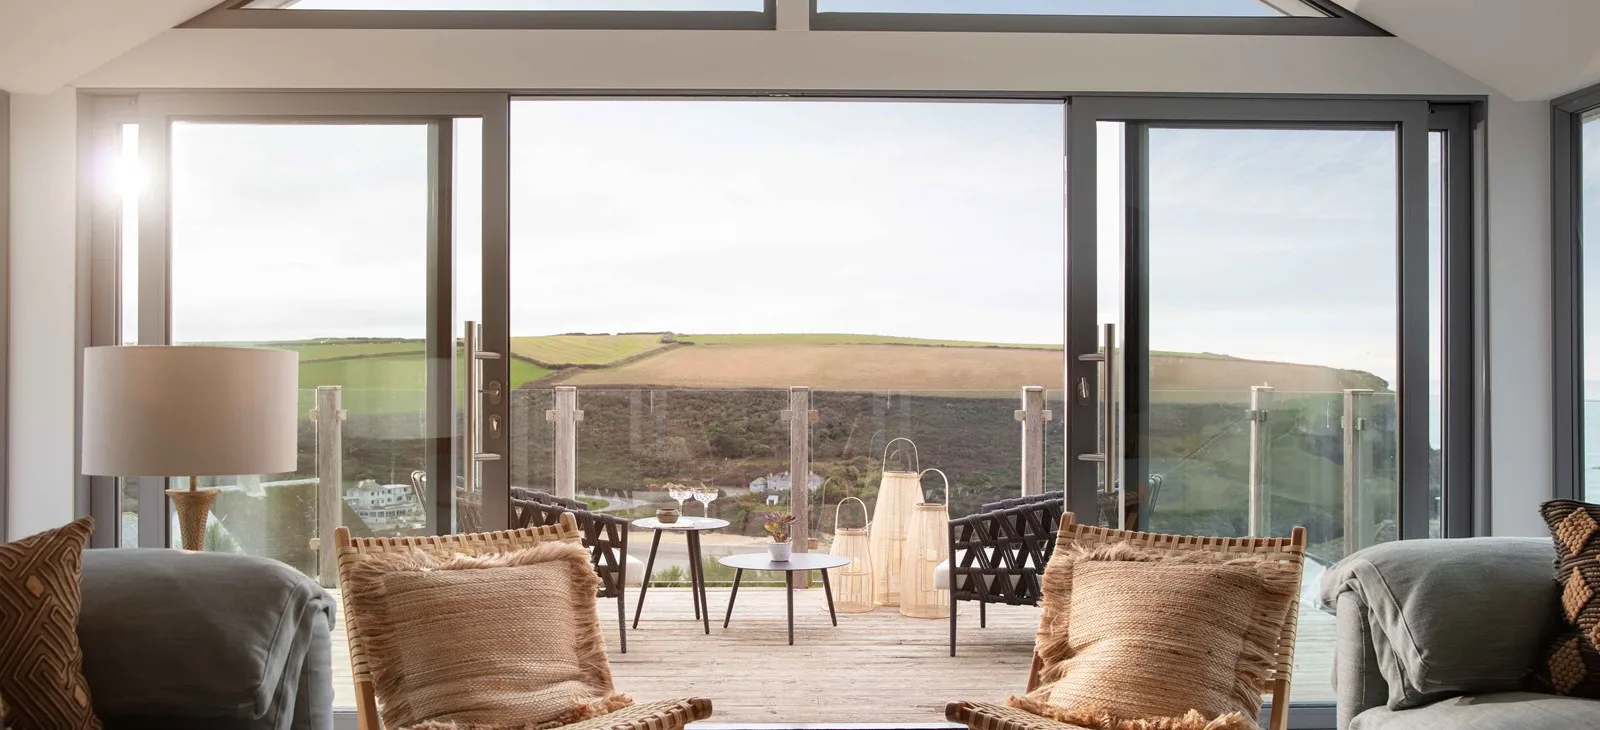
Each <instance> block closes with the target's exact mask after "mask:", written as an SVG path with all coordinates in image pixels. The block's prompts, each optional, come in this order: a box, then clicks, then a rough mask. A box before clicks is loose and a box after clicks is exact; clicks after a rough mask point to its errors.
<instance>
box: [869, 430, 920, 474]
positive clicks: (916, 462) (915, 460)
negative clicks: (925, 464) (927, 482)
mask: <svg viewBox="0 0 1600 730" xmlns="http://www.w3.org/2000/svg"><path fill="white" fill-rule="evenodd" d="M895 441H904V442H906V443H908V444H911V456H912V462H911V470H912V471H917V470H918V469H921V468H922V455H921V454H919V453H917V442H915V441H912V440H911V439H908V438H906V437H904V436H901V437H899V438H896V439H891V440H890V441H889V443H886V444H884V445H883V465H882V466H880V467H878V470H879V471H888V470H889V447H890V446H893V445H894V442H895Z"/></svg>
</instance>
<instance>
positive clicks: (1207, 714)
mask: <svg viewBox="0 0 1600 730" xmlns="http://www.w3.org/2000/svg"><path fill="white" fill-rule="evenodd" d="M1063 558H1066V559H1063ZM1044 580H1045V583H1044V601H1043V602H1044V604H1045V611H1044V615H1043V616H1042V618H1041V620H1040V625H1039V637H1038V642H1037V645H1036V647H1035V649H1036V652H1037V653H1038V656H1039V659H1040V661H1041V662H1042V663H1043V666H1042V668H1041V673H1040V678H1041V683H1040V686H1039V687H1038V688H1037V689H1035V690H1034V691H1033V692H1030V693H1029V694H1028V695H1027V696H1025V697H1017V696H1013V697H1012V698H1011V699H1010V700H1008V703H1009V704H1011V705H1012V706H1014V707H1018V708H1021V709H1024V710H1028V711H1030V712H1034V713H1036V714H1039V715H1043V716H1045V717H1048V718H1050V719H1053V720H1056V721H1058V722H1064V723H1068V724H1072V725H1078V726H1082V727H1087V728H1100V729H1104V730H1125V729H1126V730H1133V729H1134V728H1138V729H1139V730H1144V729H1146V728H1148V729H1149V730H1169V729H1170V730H1235V729H1245V728H1255V727H1257V723H1256V717H1257V716H1258V715H1259V714H1260V712H1261V704H1262V694H1263V691H1264V690H1265V689H1266V688H1267V686H1268V683H1269V680H1270V678H1271V675H1272V670H1273V667H1274V666H1275V665H1276V663H1277V660H1276V656H1275V652H1276V649H1277V645H1278V639H1279V635H1280V634H1281V633H1282V631H1283V624H1284V621H1285V620H1286V619H1287V618H1288V613H1289V609H1290V606H1291V604H1293V603H1294V601H1296V600H1297V598H1298V593H1299V583H1300V581H1299V574H1298V573H1296V572H1295V571H1294V570H1292V569H1290V568H1287V567H1286V566H1284V565H1282V564H1280V563H1278V562H1276V561H1269V560H1262V559H1255V558H1238V557H1230V556H1222V555H1217V554H1214V553H1204V552H1194V553H1183V554H1172V553H1164V552H1153V551H1143V550H1138V549H1135V548H1133V547H1130V546H1128V545H1125V544H1123V545H1115V546H1111V547H1104V548H1097V549H1094V550H1085V549H1082V548H1076V549H1074V550H1072V551H1067V552H1062V551H1058V552H1057V554H1056V557H1055V558H1054V559H1052V560H1051V561H1050V564H1049V566H1048V567H1047V568H1046V570H1045V579H1044Z"/></svg>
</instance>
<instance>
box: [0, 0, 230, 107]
mask: <svg viewBox="0 0 1600 730" xmlns="http://www.w3.org/2000/svg"><path fill="white" fill-rule="evenodd" d="M218 2H220V0H0V89H4V90H6V91H10V92H13V93H19V94H45V93H49V92H51V91H55V90H56V89H59V88H61V87H62V86H65V85H67V84H70V83H72V81H73V80H74V79H76V78H78V77H79V76H82V75H84V74H86V73H88V72H90V71H93V70H94V69H96V68H99V67H100V66H101V65H102V64H104V63H106V62H107V61H110V60H112V59H114V58H116V57H118V56H120V55H122V54H124V53H127V52H128V51H130V50H133V49H134V48H135V47H137V46H138V45H139V44H141V43H144V42H145V41H148V40H150V39H151V38H154V37H156V36H157V35H158V34H160V33H162V32H163V31H166V30H167V29H169V28H171V27H173V26H175V25H177V24H179V23H182V22H183V21H185V20H188V19H190V18H192V17H194V16H196V15H199V14H200V13H202V12H204V11H206V10H207V9H209V8H211V6H213V5H216V4H217V3H218Z"/></svg>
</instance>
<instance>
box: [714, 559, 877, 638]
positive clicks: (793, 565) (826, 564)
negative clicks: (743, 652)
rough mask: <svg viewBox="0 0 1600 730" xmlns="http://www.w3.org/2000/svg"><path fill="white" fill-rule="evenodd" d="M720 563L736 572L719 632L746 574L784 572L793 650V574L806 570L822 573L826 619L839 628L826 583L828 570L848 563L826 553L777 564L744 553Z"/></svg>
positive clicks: (725, 625)
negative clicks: (767, 571) (825, 600)
mask: <svg viewBox="0 0 1600 730" xmlns="http://www.w3.org/2000/svg"><path fill="white" fill-rule="evenodd" d="M717 562H719V563H722V564H723V565H726V566H728V567H730V568H733V569H734V570H735V571H736V572H735V573H734V574H733V594H732V595H729V596H728V615H726V616H724V617H723V618H722V628H728V622H729V621H730V620H732V619H733V602H734V600H735V599H737V598H738V597H739V580H740V579H741V578H744V572H745V571H746V570H776V571H782V572H783V583H784V585H785V586H786V587H787V597H788V599H789V645H790V646H794V574H795V573H801V572H805V571H808V570H820V571H822V590H823V592H824V593H826V594H827V596H828V618H830V619H832V620H833V625H834V626H838V625H839V614H838V613H836V612H834V610H833V585H832V584H831V583H829V582H828V569H829V568H842V567H844V566H846V565H849V564H850V559H849V558H845V557H838V556H834V555H828V554H827V553H795V554H794V555H791V556H790V557H789V559H788V560H785V561H782V562H777V561H774V560H773V559H772V557H771V556H770V555H768V554H766V553H744V554H741V555H729V556H728V557H725V558H719V559H718V560H717Z"/></svg>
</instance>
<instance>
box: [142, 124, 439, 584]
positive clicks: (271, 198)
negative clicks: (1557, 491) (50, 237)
mask: <svg viewBox="0 0 1600 730" xmlns="http://www.w3.org/2000/svg"><path fill="white" fill-rule="evenodd" d="M436 134H437V129H436V127H435V125H432V124H429V123H396V124H385V123H375V124H364V123H350V124H342V123H330V124H283V123H271V122H260V123H257V122H249V123H209V122H176V123H173V124H172V126H171V135H170V159H171V170H170V204H171V221H170V224H171V239H170V246H171V262H172V263H171V269H172V274H171V282H172V283H171V287H170V314H169V321H170V330H169V331H170V341H171V342H173V343H175V344H208V345H230V346H250V347H269V348H282V349H290V350H294V351H296V352H298V353H299V355H300V387H301V393H300V400H301V403H300V406H301V407H300V412H301V413H302V414H306V417H305V418H303V420H302V422H301V425H300V434H301V435H300V460H299V467H298V468H297V469H296V471H295V472H294V473H290V474H263V475H257V474H249V475H238V476H232V477H204V478H201V480H200V483H201V486H215V487H219V488H221V489H222V495H221V497H220V498H219V499H218V501H217V503H216V507H215V510H214V513H213V517H212V520H213V522H212V525H211V528H210V530H209V532H208V537H207V548H208V549H209V550H212V551H223V552H239V553H249V554H254V555H263V556H267V557H271V558H274V559H277V560H281V561H283V562H285V563H288V564H290V565H293V566H295V567H297V568H299V569H301V570H303V571H305V572H307V573H309V574H312V575H319V574H326V572H327V567H328V564H329V563H330V562H331V561H326V560H324V559H323V558H324V557H325V555H331V551H327V550H320V551H319V548H321V543H322V542H328V540H327V538H328V535H330V534H331V528H330V526H329V524H328V522H329V521H330V520H331V521H332V522H333V524H339V525H344V526H348V527H349V528H351V530H352V531H353V532H355V533H357V534H359V535H405V534H417V533H422V532H426V531H427V530H428V526H429V523H430V521H431V520H432V519H433V516H432V513H433V503H432V502H431V500H430V499H429V498H428V496H427V495H426V494H425V493H424V492H423V491H422V490H423V489H425V485H426V481H427V480H426V478H425V477H423V476H422V474H424V473H425V471H426V470H427V469H428V468H429V463H430V452H431V451H432V450H433V449H435V448H437V444H436V442H435V441H434V439H433V438H432V436H433V434H431V433H430V430H431V429H430V428H429V427H428V412H429V398H428V390H429V385H430V379H433V378H434V376H431V375H430V370H435V369H437V368H436V366H435V365H434V364H433V363H434V361H435V360H436V358H430V349H432V348H433V347H434V345H433V344H432V343H431V338H430V337H429V331H430V328H429V318H430V313H431V309H432V308H431V307H430V305H429V293H430V292H431V291H433V289H432V287H430V285H429V275H430V271H432V270H433V267H432V264H431V263H430V256H431V255H432V254H431V253H430V251H431V250H432V249H431V247H432V246H434V245H436V244H437V243H440V242H441V241H440V239H438V238H437V237H436V236H434V235H433V234H432V233H430V231H433V230H434V225H435V224H436V222H437V220H438V219H437V217H436V216H437V212H436V211H435V210H434V206H433V204H432V199H433V198H432V196H433V194H434V192H433V191H434V176H435V173H434V169H433V166H432V161H431V158H432V154H433V153H432V152H431V150H432V145H433V140H434V138H435V135H436ZM442 243H443V244H444V245H445V246H448V244H449V240H448V237H445V238H443V240H442ZM446 372H448V366H447V365H446ZM446 436H447V437H448V434H447V435H446ZM330 480H331V481H333V482H336V485H335V486H334V487H333V488H332V490H331V491H330V489H329V488H328V485H327V484H326V483H327V482H329V481H330ZM331 509H338V510H339V512H340V514H338V515H335V516H331V517H330V515H329V514H328V511H329V510H331ZM146 518H147V519H148V518H149V516H148V514H147V515H146ZM325 528H330V529H325ZM174 529H175V526H174ZM324 577H325V578H328V579H331V576H327V575H325V576H324ZM330 585H331V583H330Z"/></svg>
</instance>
